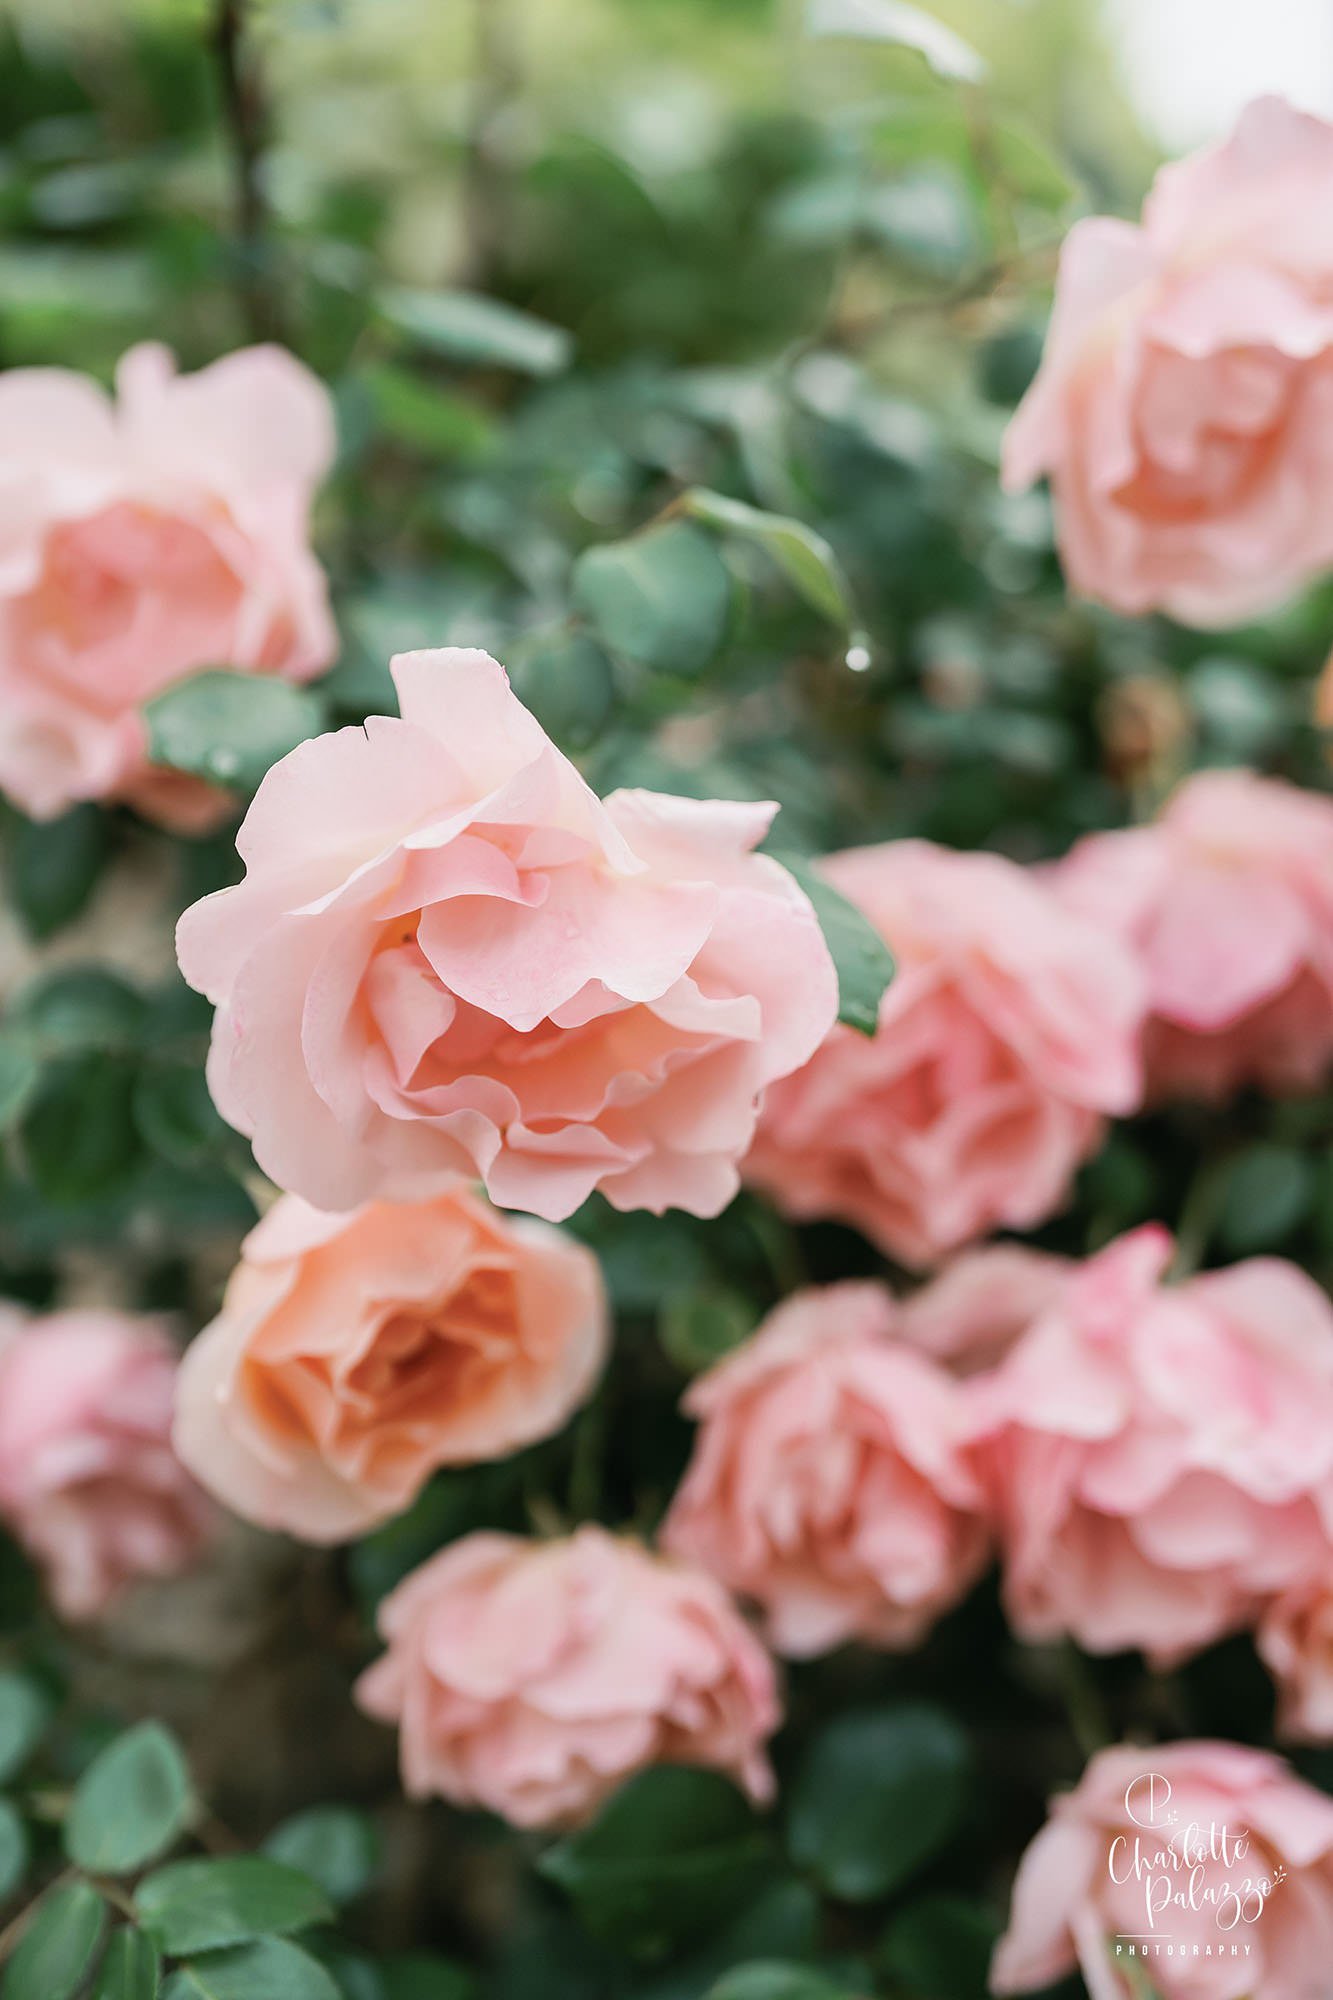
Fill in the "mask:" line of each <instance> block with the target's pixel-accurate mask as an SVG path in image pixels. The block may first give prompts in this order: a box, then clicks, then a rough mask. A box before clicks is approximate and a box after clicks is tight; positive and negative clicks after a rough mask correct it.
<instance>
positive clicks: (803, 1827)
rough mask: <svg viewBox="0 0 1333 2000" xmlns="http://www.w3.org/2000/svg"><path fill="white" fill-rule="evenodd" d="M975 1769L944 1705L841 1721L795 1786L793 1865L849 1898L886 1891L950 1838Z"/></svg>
mask: <svg viewBox="0 0 1333 2000" xmlns="http://www.w3.org/2000/svg"><path fill="white" fill-rule="evenodd" d="M969 1771H970V1757H969V1752H968V1745H967V1739H966V1737H965V1736H964V1734H963V1732H962V1730H961V1729H960V1728H959V1727H958V1725H957V1723H956V1722H954V1720H953V1719H952V1717H951V1716H949V1715H947V1714H946V1713H945V1712H944V1710H942V1709H938V1708H932V1707H930V1706H928V1705H927V1704H925V1703H917V1702H905V1703H903V1704H902V1705H901V1706H900V1707H895V1708H875V1709H863V1710H858V1711H854V1712H852V1713H850V1714H847V1715H841V1716H839V1717H838V1718H837V1719H836V1720H835V1721H833V1722H831V1723H829V1724H828V1725H827V1727H826V1728H824V1729H823V1730H822V1731H821V1732H820V1733H819V1735H818V1736H816V1737H815V1739H814V1741H813V1742H812V1743H811V1745H810V1747H809V1749H808V1750H807V1751H806V1754H805V1757H804V1759H803V1761H802V1763H801V1765H800V1767H799V1769H798V1771H797V1774H796V1780H795V1783H794V1785H793V1786H792V1791H791V1808H790V1817H789V1823H788V1838H789V1843H790V1850H791V1857H792V1860H793V1862H794V1863H795V1864H796V1866H797V1867H798V1868H803V1869H808V1870H809V1871H810V1873H811V1874H813V1875H814V1877H815V1878H816V1880H817V1881H819V1882H820V1883H822V1884H823V1886H824V1888H825V1889H826V1890H827V1891H828V1892H829V1894H830V1895H833V1896H837V1897H839V1898H841V1899H842V1900H843V1901H845V1902H849V1903H860V1902H870V1901H872V1900H873V1899H874V1898H875V1897H877V1896H884V1895H887V1894H888V1893H889V1891H890V1890H892V1889H896V1888H898V1887H899V1886H900V1885H901V1884H902V1883H903V1882H905V1881H907V1880H908V1879H909V1877H910V1876H911V1875H912V1874H914V1873H915V1871H916V1870H917V1869H918V1868H920V1867H921V1866H922V1865H923V1864H924V1863H925V1862H927V1861H929V1860H930V1858H931V1856H932V1855H934V1854H936V1853H938V1852H939V1850H940V1848H941V1847H942V1846H943V1845H944V1843H945V1842H946V1841H947V1840H948V1838H949V1835H950V1834H951V1833H952V1832H953V1830H954V1828H955V1827H956V1825H957V1824H958V1821H959V1818H960V1817H961V1814H962V1811H963V1808H964V1805H965V1803H966V1796H967V1782H968V1776H969Z"/></svg>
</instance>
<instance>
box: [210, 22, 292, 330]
mask: <svg viewBox="0 0 1333 2000" xmlns="http://www.w3.org/2000/svg"><path fill="white" fill-rule="evenodd" d="M246 4H247V0H217V14H216V16H215V19H214V28H213V46H214V49H215V51H216V54H217V63H218V74H219V80H220V84H221V90H222V112H223V120H224V123H225V126H226V131H227V140H228V144H229V146H230V149H231V156H232V166H233V174H234V183H235V230H236V243H237V249H238V251H239V261H240V292H241V303H242V306H243V308H244V311H245V317H246V323H247V325H248V327H249V330H250V332H251V334H252V335H253V337H254V338H255V339H256V340H273V339H277V338H278V337H279V332H280V326H279V318H280V316H279V312H278V304H277V300H276V298H275V296H274V290H273V284H272V274H271V271H270V269H269V263H268V259H269V243H268V204H267V202H266V200H265V197H264V183H263V173H262V162H263V156H264V149H265V146H266V145H267V143H268V109H267V106H266V104H265V101H264V93H263V86H262V83H261V81H260V75H259V70H258V67H257V65H256V63H255V61H254V58H253V55H249V56H247V51H246V46H245V29H246Z"/></svg>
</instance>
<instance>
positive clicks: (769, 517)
mask: <svg viewBox="0 0 1333 2000" xmlns="http://www.w3.org/2000/svg"><path fill="white" fill-rule="evenodd" d="M684 504H685V507H686V509H687V511H688V512H689V513H691V514H692V515H693V516H694V518H695V520H696V521H703V522H705V523H706V524H707V525H708V526H709V527H710V528H716V529H717V530H718V531H719V532H720V533H722V534H730V535H741V536H744V538H745V539H746V540H747V541H751V542H754V543H756V544H757V545H758V546H759V547H760V548H761V549H764V550H765V551H766V552H767V553H768V554H769V555H770V556H771V557H772V558H773V561H774V562H775V563H776V564H777V565H778V568H779V569H780V570H781V571H782V572H783V574H784V576H785V577H786V578H787V580H788V582H789V583H790V584H791V585H792V587H793V589H795V590H798V591H799V592H800V594H801V596H802V597H803V598H804V599H805V601H806V603H807V604H810V605H813V607H814V609H815V610H816V611H818V612H820V613H821V614H822V616H823V617H825V618H827V619H828V620H829V621H830V622H831V623H832V624H834V625H837V626H838V627H839V628H840V629H841V630H842V631H844V632H850V631H851V629H852V627H853V625H854V624H855V622H856V610H855V606H854V605H853V603H852V593H851V588H850V586H849V584H848V582H847V579H846V577H845V576H844V575H843V572H842V565H841V563H840V562H839V561H838V558H837V557H836V555H834V553H833V550H832V549H831V548H830V547H829V544H828V543H827V542H826V541H825V540H824V537H823V536H822V535H820V534H817V533H816V532H815V530H814V529H813V528H810V527H807V526H806V524H805V522H804V521H796V520H793V519H792V518H791V517H790V516H789V515H786V514H766V513H763V512H762V511H761V510H760V509H759V508H758V507H750V506H747V505H746V503H745V501H743V500H733V499H731V498H730V497H729V496H728V495H727V494H725V493H710V492H709V491H708V489H707V488H706V487H703V486H696V487H694V488H692V489H691V491H690V492H688V493H687V494H686V495H685V500H684Z"/></svg>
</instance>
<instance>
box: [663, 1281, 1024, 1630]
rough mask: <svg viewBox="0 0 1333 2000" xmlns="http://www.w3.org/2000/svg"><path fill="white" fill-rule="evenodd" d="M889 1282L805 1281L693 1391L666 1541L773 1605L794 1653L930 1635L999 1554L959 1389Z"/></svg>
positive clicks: (771, 1616)
mask: <svg viewBox="0 0 1333 2000" xmlns="http://www.w3.org/2000/svg"><path fill="white" fill-rule="evenodd" d="M897 1331H898V1327H897V1314H896V1311H895V1308H894V1304H893V1300H892V1299H891V1297H890V1295H889V1293H888V1292H887V1291H886V1290H885V1289H884V1288H883V1286H881V1285H876V1284H869V1283H848V1284H841V1285H827V1286H824V1287H822V1288H821V1289H819V1290H812V1291H806V1292H798V1293H796V1295H795V1296H794V1297H793V1298H790V1299H787V1300H786V1301H785V1302H784V1303H783V1304H782V1305H780V1306H779V1307H778V1308H777V1310H776V1311H775V1312H773V1313H772V1314H770V1316H769V1318H768V1319H767V1321H766V1322H765V1323H764V1325H763V1326H762V1327H761V1328H760V1329H759V1331H758V1332H757V1333H756V1334H754V1335H753V1336H752V1338H751V1339H749V1340H747V1341H746V1342H745V1343H744V1345H743V1346H741V1347H739V1348H737V1349H736V1351H735V1352H734V1353H732V1354H729V1355H728V1356H727V1357H726V1358H725V1359H724V1360H723V1361H721V1362H719V1363H718V1365H717V1366H716V1367H715V1368H712V1369H710V1370H709V1372H708V1373H707V1374H706V1375H703V1376H701V1377H700V1378H699V1379H698V1380H697V1381H696V1382H695V1383H694V1384H693V1385H692V1386H691V1388H690V1390H689V1392H688V1394H687V1395H686V1397H685V1408H686V1410H687V1411H688V1412H689V1414H690V1415H691V1416H693V1417H697V1418H698V1419H699V1423H700V1429H699V1435H698V1438H697V1440H696V1443H695V1449H694V1457H693V1459H692V1461H691V1463H690V1467H689V1470H688V1472H687V1473H686V1475H685V1480H684V1483H683V1484H682V1486H681V1488H680V1491H679V1492H678V1493H677V1495H676V1498H675V1500H674V1502H673V1503H672V1507H671V1511H670V1514H669V1515H668V1517H667V1521H666V1526H665V1528H664V1531H663V1539H664V1542H665V1545H666V1547H667V1548H669V1549H670V1550H671V1551H672V1553H673V1554H675V1555H679V1556H682V1557H684V1558H686V1559H687V1560H689V1561H692V1562H697V1563H698V1564H699V1565H700V1566H701V1568H703V1569H706V1570H709V1571H710V1572H711V1573H712V1574H713V1575H714V1576H717V1577H720V1578H721V1580H722V1581H723V1582H724V1583H725V1584H727V1585H728V1586H729V1588H730V1589H732V1590H734V1591H737V1592H739V1593H741V1594H742V1595H744V1596H746V1597H750V1598H753V1599H754V1600H755V1602H756V1603H758V1604H759V1605H760V1606H761V1607H762V1608H763V1611H764V1615H765V1619H766V1621H767V1626H768V1635H769V1638H770V1640H771V1642H772V1644H773V1645H774V1647H776V1649H777V1650H778V1652H780V1653H787V1654H790V1655H792V1656H793V1657H795V1658H805V1657H808V1656H809V1655H811V1654H814V1653H823V1652H827V1651H828V1650H829V1649H830V1648H831V1647H833V1646H837V1645H841V1644H842V1643H843V1641H845V1640H847V1639H865V1640H868V1641H870V1642H871V1643H872V1644H874V1645H880V1646H892V1647H907V1646H913V1645H916V1644H917V1643H918V1642H919V1641H920V1640H921V1639H922V1638H923V1637H924V1636H925V1634H926V1632H927V1631H928V1630H929V1628H930V1627H931V1625H932V1624H934V1622H935V1620H936V1619H937V1618H938V1617H939V1616H940V1614H941V1613H942V1612H944V1611H947V1610H948V1609H949V1608H950V1607H951V1606H952V1605H954V1604H956V1603H957V1602H958V1600H959V1598H961V1597H962V1595H963V1594H964V1592H965V1591H966V1590H967V1588H968V1587H969V1585H970V1584H971V1583H972V1582H973V1581H974V1580H975V1578H976V1576H977V1574H978V1572H979V1571H980V1569H981V1567H982V1565H983V1563H984V1562H985V1559H986V1551H987V1534H986V1528H985V1524H984V1522H983V1519H982V1512H981V1509H982V1496H981V1493H980V1490H979V1489H978V1487H977V1486H976V1484H975V1482H974V1480H973V1478H972V1476H971V1474H970V1473H969V1471H968V1470H967V1467H966V1464H965V1463H964V1459H963V1453H962V1440H963V1430H964V1412H963V1408H962V1403H961V1397H960V1392H959V1390H958V1389H957V1387H956V1385H955V1384H954V1383H953V1382H952V1381H950V1379H949V1377H948V1376H947V1375H945V1374H944V1373H943V1372H942V1371H941V1370H939V1369H937V1368H936V1367H935V1365H934V1364H933V1363H932V1362H931V1361H929V1360H927V1358H926V1357H925V1356H924V1355H922V1354H917V1353H915V1352H913V1351H912V1349H911V1348H908V1347H905V1346H904V1345H903V1344H902V1343H901V1342H900V1341H898V1340H897V1339H896V1337H895V1336H896V1334H897Z"/></svg>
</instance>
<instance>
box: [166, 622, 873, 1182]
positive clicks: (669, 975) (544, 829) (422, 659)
mask: <svg viewBox="0 0 1333 2000" xmlns="http://www.w3.org/2000/svg"><path fill="white" fill-rule="evenodd" d="M394 677H395V680H396V683H397V686H398V692H399V697H400V703H401V708H402V718H401V720H399V719H397V718H390V717H384V716H373V717H372V718H371V719H370V721H369V722H368V723H367V725H366V727H365V729H364V730H362V729H343V730H339V731H337V732H336V733H335V734H332V735H328V736H322V737H317V738H315V739H314V740H313V741H312V742H309V743H304V744H302V745H301V746H300V747H299V748H298V749H296V750H294V751H292V753H291V754H290V755H289V756H288V757H285V758H284V759H283V760H282V761H281V762H280V763H279V764H276V765H275V766H274V767H273V769H272V770H271V771H270V772H269V773H268V776H267V777H266V778H265V780H264V782H263V784H262V785H261V786H260V789H259V792H258V794H257V795H256V798H255V801H254V804H253V805H252V806H251V808H250V811H249V813H248V814H247V816H246V819H245V822H244V825H243V826H242V828H241V831H240V834H239V836H238V840H237V845H238V847H239V849H240V852H241V854H242V856H243V857H244V859H245V861H246V864H247V873H246V877H245V880H244V881H243V882H241V883H240V884H238V885H237V886H236V887H235V888H231V889H224V890H222V891H220V892H219V893H218V894H217V895H214V896H211V897H209V898H207V899H206V900H205V901H204V902H202V903H199V904H197V905H196V906H195V907H194V908H193V909H192V910H189V911H187V912H186V914H185V916H184V917H183V918H182V920H181V925H180V930H179V935H178V941H179V950H180V959H181V965H182V969H183V970H184V972H185V976H186V978H187V979H188V980H189V981H190V983H191V985H193V986H196V987H198V988H199V989H200V990H201V991H202V992H205V993H206V994H207V995H208V997H209V998H210V999H211V1000H212V1001H213V1002H214V1003H215V1005H216V1008H217V1016H216V1020H215V1023H214V1030H213V1044H212V1051H211V1055H210V1059H209V1083H210V1086H211V1088H212V1092H213V1096H214V1099H215V1101H216V1103H217V1105H218V1108H219V1109H220V1110H221V1111H222V1113H223V1115H224V1116H225V1117H227V1118H228V1119H230V1121H231V1122H232V1124H234V1125H235V1126H237V1127H238V1128H239V1129H240V1130H241V1131H243V1132H244V1133H246V1134H247V1136H248V1137H250V1139H251V1140H252V1142H253V1145H254V1151H255V1157H256V1159H257V1160H258V1162H259V1164H260V1166H261V1167H262V1168H263V1169H264V1171H265V1172H266V1173H267V1174H269V1175H270V1176H271V1177H272V1178H273V1179H274V1180H276V1181H277V1182H278V1183H279V1185H280V1186H283V1187H286V1188H288V1189H290V1190H292V1191H293V1192H295V1193H298V1194H301V1195H303V1196H304V1197H305V1198H306V1199H307V1200H308V1201H311V1202H313V1203H315V1204H316V1205H318V1206H319V1207H321V1208H330V1209H341V1208H351V1207H355V1206H357V1205H358V1204H359V1203H361V1202H364V1201H367V1200H371V1199H374V1198H376V1197H383V1196H394V1197H415V1196H418V1195H420V1194H422V1193H423V1192H428V1191H429V1190H430V1189H431V1188H432V1187H437V1186H439V1185H440V1183H441V1181H442V1179H444V1178H447V1177H450V1176H453V1175H455V1174H457V1173H460V1172H461V1173H464V1174H467V1175H475V1176H478V1177H480V1178H481V1179H482V1180H483V1181H484V1182H485V1184H486V1188H487V1191H488V1193H489V1194H490V1195H491V1198H492V1199H493V1200H494V1201H496V1202H498V1203H499V1204H500V1205H501V1206H503V1207H508V1208H525V1209H528V1210H530V1211H531V1212H532V1213H534V1214H537V1215H542V1216H545V1217H546V1218H547V1219H549V1220H551V1221H559V1220H561V1219H562V1218H563V1217H565V1216H567V1215H569V1214H571V1213H572V1212H573V1211H574V1209H576V1208H577V1207H579V1205H580V1204H581V1203H582V1202H583V1201H584V1200H585V1199H586V1198H587V1196H588V1195H589V1194H591V1193H592V1191H593V1190H594V1189H600V1190H601V1191H602V1192H603V1193H604V1194H605V1195H606V1197H607V1199H608V1200H609V1201H610V1202H611V1203H612V1204H613V1205H614V1206H615V1207H617V1208H626V1209H628V1208H648V1209H652V1210H655V1211H660V1210H662V1209H664V1208H667V1207H671V1206H676V1207H681V1208H685V1209H688V1210H690V1211H691V1212H692V1213H694V1214H697V1215H713V1214H716V1213H717V1212H718V1210H720V1209H721V1208H722V1207H724V1206H725V1204H726V1203H727V1202H728V1201H729V1200H730V1199H731V1197H732V1195H733V1193H734V1192H735V1189H736V1187H737V1184H738V1175H737V1162H738V1160H739V1159H740V1158H741V1156H742V1155H743V1154H744V1153H745V1151H746V1149H747V1147H748V1146H749V1144H750V1140H751V1136H752V1133H753V1130H754V1123H755V1117H756V1111H757V1106H758V1102H759V1098H760V1095H761V1093H762V1092H763V1090H764V1089H765V1087H766V1086H767V1085H768V1084H769V1083H771V1082H772V1081H773V1079H774V1078H775V1077H779V1076H784V1075H786V1074H787V1073H788V1072H789V1071H790V1070H793V1069H795V1068H797V1067H799V1065H800V1064H801V1063H803V1062H804V1061H805V1060H806V1059H807V1057H808V1056H810V1055H811V1054H812V1053H813V1051H814V1050H815V1048H816V1047H817V1046H818V1044H819V1042H820V1041H821V1040H822V1039H823V1036H824V1035H825V1033H826V1032H827V1030H828V1028H829V1026H830V1024H831V1023H832V1020H833V1017H834V1014H835V1012H836V1008H837V981H836V976H835V973H834V969H833V963H832V960H831V958H830V957H829V953H828V948H827V946H826V945H825V943H824V940H823V936H822V934H821V932H820V929H819V925H818V923H817V921H816V919H815V915H814V912H813V910H812V909H811V907H810V904H809V901H808V900H807V898H806V897H805V895H804V894H803V893H802V891H801V890H800V889H799V888H798V887H797V886H796V884H795V882H794V881H793V880H792V878H791V876H790V875H788V874H787V872H786V871H785V869H783V868H780V867H779V866H778V864H777V863H776V862H774V861H772V860H770V859H768V858H767V857H766V856H763V855H756V854H754V853H753V852H752V851H751V850H752V849H753V848H754V846H755V844H756V842H757V841H758V840H760V839H761V838H762V836H763V834H764V832H765V830H766V829H767V827H768V824H769V821H770V819H771V818H772V814H773V810H774V809H773V808H772V807H769V806H754V805H734V804H725V803H718V802H713V801H702V800H694V799H676V798H668V797H664V796H662V795H660V794H658V793H653V792H617V793H615V794H613V795H612V797H610V798H609V799H608V800H607V801H606V802H605V803H603V802H602V801H600V800H599V799H598V798H597V796H596V795H595V793H593V792H592V791H590V790H589V788H588V786H587V785H586V784H585V783H584V781H583V780H582V778H581V777H580V776H579V774H578V773H577V771H576V770H575V769H574V767H573V765H572V764H570V763H569V762H568V760H567V759H566V758H564V757H563V756H561V754H560V753H559V751H557V750H556V748H555V746H554V745H553V744H552V743H551V741H550V739H549V738H548V737H547V735H546V734H545V732H544V731H543V730H542V728H541V727H540V725H539V724H538V723H537V722H536V721H535V719H534V718H533V717H532V716H531V715H530V714H529V713H528V711H527V710H526V709H525V708H524V707H523V706H522V705H521V703H520V702H519V701H518V700H517V699H516V697H515V696H514V695H513V694H512V693H511V692H510V689H509V684H508V680H507V678H506V676H505V673H504V670H503V668H502V667H500V666H498V665H497V663H496V662H495V661H494V660H492V659H490V658H488V657H487V655H485V654H484V653H475V652H467V651H444V652H437V653H413V654H405V655H401V656H400V657H399V658H398V659H397V660H396V661H395V662H394Z"/></svg>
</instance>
